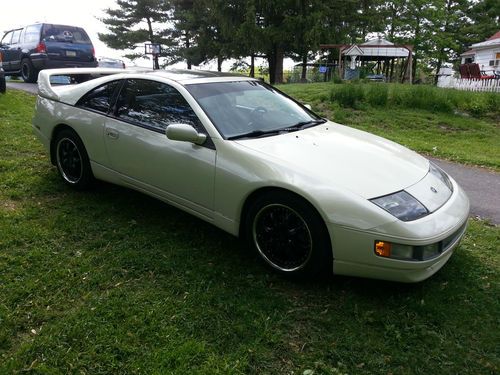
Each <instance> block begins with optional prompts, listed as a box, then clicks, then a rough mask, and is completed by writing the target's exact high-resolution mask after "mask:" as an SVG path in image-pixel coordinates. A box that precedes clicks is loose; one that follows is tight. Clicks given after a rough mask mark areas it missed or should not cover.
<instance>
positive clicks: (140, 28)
mask: <svg viewBox="0 0 500 375" xmlns="http://www.w3.org/2000/svg"><path fill="white" fill-rule="evenodd" d="M116 3H117V5H118V8H116V9H111V8H108V9H106V10H105V13H106V14H107V15H108V17H106V18H103V19H101V21H102V22H103V23H104V24H106V26H107V28H108V30H109V33H99V34H98V37H99V40H101V41H102V42H104V43H105V44H106V45H107V46H108V47H110V48H113V49H119V50H124V49H129V50H134V51H137V50H138V49H141V48H144V46H143V44H144V43H145V42H150V43H156V44H160V45H162V47H163V48H162V50H163V53H162V56H163V57H166V58H169V59H170V61H172V60H175V53H172V47H174V45H173V44H172V41H171V39H170V38H169V35H170V30H166V29H165V24H166V23H167V22H168V20H169V13H170V10H171V5H170V3H169V2H168V1H167V0H117V2H116ZM143 56H144V53H142V52H135V53H132V54H128V55H126V57H128V58H130V59H132V60H133V59H136V58H138V57H143ZM158 65H159V64H158V60H157V59H156V61H155V66H156V67H158Z"/></svg>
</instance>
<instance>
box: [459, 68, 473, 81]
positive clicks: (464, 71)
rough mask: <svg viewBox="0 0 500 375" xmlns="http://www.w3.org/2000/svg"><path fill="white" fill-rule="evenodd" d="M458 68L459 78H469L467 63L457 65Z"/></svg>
mask: <svg viewBox="0 0 500 375" xmlns="http://www.w3.org/2000/svg"><path fill="white" fill-rule="evenodd" d="M458 70H459V71H460V78H462V79H469V78H470V73H469V64H462V65H460V66H459V67H458Z"/></svg>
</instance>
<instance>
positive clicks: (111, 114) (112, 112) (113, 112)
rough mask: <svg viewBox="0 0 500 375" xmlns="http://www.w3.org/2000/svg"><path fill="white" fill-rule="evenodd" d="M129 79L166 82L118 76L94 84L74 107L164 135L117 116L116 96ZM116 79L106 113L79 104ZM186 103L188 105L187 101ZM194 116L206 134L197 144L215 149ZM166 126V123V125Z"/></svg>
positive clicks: (161, 132)
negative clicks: (99, 83)
mask: <svg viewBox="0 0 500 375" xmlns="http://www.w3.org/2000/svg"><path fill="white" fill-rule="evenodd" d="M129 79H135V80H142V81H150V82H158V83H162V84H166V83H164V82H161V81H155V80H151V79H145V78H119V79H116V80H111V81H108V82H106V83H103V84H102V85H99V86H96V87H94V88H93V89H92V90H91V91H88V92H87V93H85V94H84V95H83V96H82V97H81V98H80V99H78V101H77V102H76V104H75V105H74V107H76V108H79V109H82V110H85V111H89V112H92V113H96V114H98V115H101V116H105V117H108V118H111V119H113V120H118V121H120V122H123V123H126V124H129V125H133V126H137V127H139V128H143V129H146V130H150V131H153V132H155V133H159V134H162V135H165V130H164V131H162V130H160V129H158V128H156V127H154V126H150V125H146V124H143V123H140V122H136V121H132V120H128V119H123V118H120V117H119V116H118V114H117V112H118V106H117V104H118V98H119V97H120V93H121V91H122V90H123V88H124V87H125V86H126V83H127V81H128V80H129ZM116 81H121V82H120V84H119V85H118V86H117V87H116V88H115V90H114V91H113V94H111V98H112V100H111V101H110V105H109V108H108V111H107V112H106V113H105V112H100V111H97V110H95V109H92V108H88V107H84V106H82V105H81V104H80V102H81V101H83V100H84V99H85V98H86V97H87V95H88V94H89V93H91V92H93V91H94V90H96V89H98V88H99V87H102V86H104V85H107V84H110V83H111V82H116ZM169 86H171V85H169ZM171 87H172V88H174V89H175V90H177V89H176V88H175V87H173V86H171ZM177 92H179V90H177ZM179 94H180V95H181V96H182V97H183V98H184V95H182V94H181V93H180V92H179ZM184 100H186V98H184ZM186 102H187V100H186ZM187 104H188V105H189V103H187ZM189 107H191V105H189ZM191 110H192V111H193V112H194V110H193V108H192V107H191ZM195 115H196V112H195ZM196 117H198V120H199V121H200V125H201V126H202V127H203V130H205V133H203V134H205V135H206V136H207V138H206V140H205V142H204V143H203V144H201V145H198V146H201V147H206V148H209V149H212V150H215V149H216V147H215V144H214V142H213V141H212V138H211V137H210V134H208V131H207V129H206V127H205V125H203V122H202V121H201V119H200V118H199V116H198V115H196ZM167 127H168V125H167ZM165 136H166V135H165Z"/></svg>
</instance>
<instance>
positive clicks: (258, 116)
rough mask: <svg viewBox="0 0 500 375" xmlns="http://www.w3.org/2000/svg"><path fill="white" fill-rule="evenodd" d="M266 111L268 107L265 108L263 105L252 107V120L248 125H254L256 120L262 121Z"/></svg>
mask: <svg viewBox="0 0 500 375" xmlns="http://www.w3.org/2000/svg"><path fill="white" fill-rule="evenodd" d="M266 113H267V109H265V108H264V107H262V106H259V107H255V108H254V109H252V112H250V118H251V120H250V121H249V122H248V125H247V126H251V125H253V124H254V123H255V122H256V121H261V120H262V118H263V117H264V115H265V114H266Z"/></svg>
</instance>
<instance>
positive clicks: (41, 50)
mask: <svg viewBox="0 0 500 375" xmlns="http://www.w3.org/2000/svg"><path fill="white" fill-rule="evenodd" d="M35 52H38V53H47V47H46V46H45V43H44V42H40V43H38V45H37V46H36V47H35Z"/></svg>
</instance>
